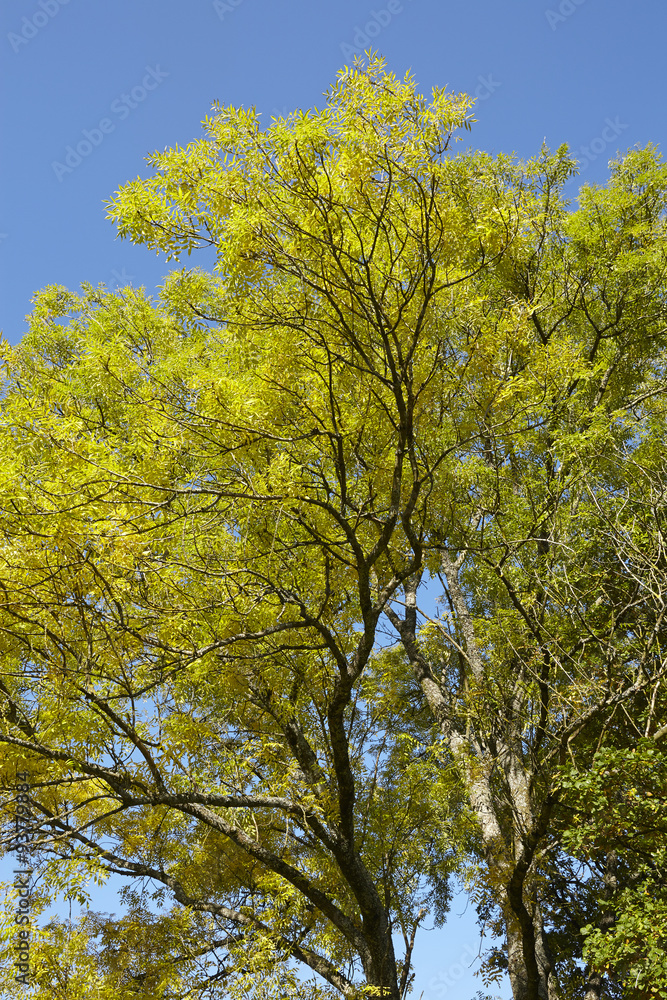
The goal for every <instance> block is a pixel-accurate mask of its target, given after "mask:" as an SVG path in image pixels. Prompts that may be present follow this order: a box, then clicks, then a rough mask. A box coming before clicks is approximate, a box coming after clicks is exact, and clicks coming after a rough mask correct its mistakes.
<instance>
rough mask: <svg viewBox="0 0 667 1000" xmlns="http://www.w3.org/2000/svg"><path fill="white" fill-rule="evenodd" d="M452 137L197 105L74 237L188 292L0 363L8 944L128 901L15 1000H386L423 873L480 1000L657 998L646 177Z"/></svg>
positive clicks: (343, 116)
mask: <svg viewBox="0 0 667 1000" xmlns="http://www.w3.org/2000/svg"><path fill="white" fill-rule="evenodd" d="M471 107H472V102H471V100H470V99H469V98H467V97H466V96H465V95H455V94H450V93H447V92H446V91H445V90H434V92H433V95H432V98H431V99H430V100H426V99H425V98H424V97H422V96H421V95H419V94H418V93H417V91H416V87H415V83H414V80H413V79H412V78H411V77H410V76H409V75H408V76H406V77H405V78H404V79H403V80H399V79H397V78H396V77H395V76H393V75H392V74H390V73H389V72H387V70H386V68H385V65H384V62H383V61H382V60H381V59H380V58H378V57H375V56H372V57H370V58H369V61H368V64H367V65H357V66H355V67H354V68H353V69H346V70H344V71H343V72H341V74H340V75H339V77H338V79H337V82H336V83H335V85H334V86H332V87H331V89H330V90H329V91H328V92H327V94H326V103H325V106H324V107H323V108H322V109H320V110H313V111H309V112H297V113H295V114H293V115H291V116H290V117H289V118H287V119H274V120H272V122H271V124H270V125H269V126H267V127H263V126H262V125H261V123H260V119H259V116H258V115H257V114H256V113H255V112H254V111H253V110H244V109H237V108H231V107H230V108H220V107H216V108H215V109H214V114H213V115H212V117H210V118H208V119H207V120H206V121H205V123H204V127H205V131H204V136H203V138H201V139H200V140H197V141H195V142H193V143H191V144H190V145H189V146H187V147H186V148H184V149H183V148H178V147H177V148H174V149H171V150H167V151H165V152H164V153H155V154H153V155H152V156H151V157H150V158H149V161H148V162H149V165H150V167H151V170H152V172H151V174H150V176H149V177H148V178H147V179H137V180H136V181H134V182H132V183H129V184H126V185H125V186H124V187H123V188H121V190H120V191H119V192H118V193H117V195H116V196H115V197H114V198H113V200H112V201H111V202H110V205H109V216H110V218H111V219H113V220H114V221H115V222H116V224H117V225H118V229H119V233H120V234H121V236H123V237H126V238H130V239H132V240H133V241H135V242H139V243H143V244H145V245H146V246H148V247H150V248H151V249H153V250H155V251H157V252H158V253H162V254H165V255H166V257H167V258H168V259H171V260H174V261H175V262H177V263H178V262H179V260H180V258H181V257H182V255H183V253H184V252H187V254H188V255H190V254H191V253H193V252H196V251H197V250H198V249H202V248H208V249H209V252H212V253H213V254H214V256H215V266H214V268H213V270H212V272H207V271H205V270H203V269H201V268H197V267H195V268H186V267H180V266H178V267H176V268H175V269H174V270H172V271H171V272H170V274H169V276H168V277H167V279H166V280H165V283H164V286H163V287H162V289H161V290H160V294H159V295H157V296H155V297H153V298H151V297H149V296H147V295H146V294H145V293H144V292H143V291H142V290H135V289H132V288H126V289H124V290H121V291H118V292H116V293H110V292H108V291H106V290H105V289H104V288H92V287H90V286H84V287H83V288H82V291H81V293H79V294H75V293H73V292H70V291H68V290H67V289H64V288H61V287H55V286H53V287H50V288H47V289H45V290H44V291H43V292H41V293H39V294H38V295H37V296H36V299H35V304H34V310H33V312H32V314H31V316H30V328H29V331H28V333H27V334H26V335H25V337H24V338H23V340H22V341H21V343H20V344H19V345H18V346H17V347H16V348H9V347H7V346H6V345H5V346H4V347H3V357H4V384H3V390H2V419H1V422H0V449H2V462H1V463H0V475H1V476H2V480H3V481H2V489H1V496H2V500H1V501H0V526H1V536H0V538H1V542H0V642H1V644H2V664H1V666H0V706H1V714H0V742H1V743H2V747H3V749H2V758H1V767H0V773H1V775H2V780H3V783H4V785H5V787H6V789H7V797H6V807H5V811H4V816H5V820H6V824H7V837H6V840H5V844H6V846H11V843H10V842H11V837H12V831H13V827H12V821H13V819H12V818H13V816H14V814H15V811H16V810H17V809H18V807H19V803H23V802H24V801H25V795H23V793H19V792H18V791H17V778H16V775H17V774H20V775H27V776H28V777H27V778H26V782H25V783H26V784H27V785H28V787H29V792H28V793H27V797H28V800H29V802H28V805H29V808H28V809H27V812H29V815H30V817H31V823H32V825H33V833H34V837H33V841H32V856H33V859H34V864H35V866H36V868H37V869H38V870H39V872H40V881H39V882H38V884H37V887H36V888H35V905H36V906H37V909H39V907H41V906H44V907H46V906H47V905H48V900H49V898H50V895H51V894H53V893H55V892H56V891H57V890H58V889H59V888H63V887H64V888H66V889H67V891H69V892H71V893H73V894H77V893H78V894H79V895H80V896H82V898H83V894H85V891H86V890H85V886H86V885H87V884H89V883H90V881H91V880H103V879H105V878H107V877H108V876H109V875H111V874H114V875H120V876H123V877H125V879H126V882H127V890H126V893H125V902H126V912H125V913H124V914H122V915H121V916H119V917H117V918H116V917H110V916H108V915H101V914H96V913H92V912H91V913H88V914H87V915H86V916H84V917H83V918H82V919H81V920H80V921H79V923H78V924H77V925H76V926H74V927H71V926H69V927H68V926H66V925H65V924H63V923H62V922H58V921H53V922H52V923H51V924H50V925H48V926H47V927H45V928H42V929H41V930H39V931H38V930H37V929H36V930H35V931H34V936H35V940H34V941H33V944H32V963H33V978H32V981H31V983H32V985H31V989H32V991H33V995H34V996H35V997H36V998H39V1000H42V998H46V997H48V998H58V997H62V998H65V997H69V996H70V995H72V993H71V991H72V990H74V992H77V991H78V994H79V995H84V994H85V995H90V996H97V997H100V998H103V997H120V998H128V1000H129V998H130V997H132V998H142V997H143V998H145V1000H148V998H154V997H164V998H176V997H186V996H188V997H210V998H215V997H238V998H241V997H246V996H254V997H257V998H260V997H267V998H269V997H282V996H285V995H289V996H293V997H299V996H304V997H305V996H322V997H325V996H331V997H334V996H341V995H343V996H346V997H350V998H354V997H361V996H365V995H370V996H384V997H387V998H391V1000H399V998H402V997H404V996H406V994H407V992H408V991H409V989H410V984H411V978H412V968H411V955H412V948H413V945H414V940H415V935H416V934H418V933H419V927H420V925H421V924H422V923H423V922H424V920H425V919H427V917H428V919H434V920H435V921H436V922H443V921H444V920H445V919H446V914H447V908H448V900H449V892H450V880H451V877H452V875H453V874H457V875H458V877H459V878H462V879H465V881H466V884H467V885H468V887H469V889H470V891H471V893H472V894H473V897H474V899H475V901H476V903H477V906H478V910H479V913H480V917H481V918H482V919H484V920H485V921H487V923H488V922H490V923H491V925H492V926H493V927H494V929H495V930H496V932H497V934H498V936H499V938H500V939H501V940H502V941H503V945H502V947H498V948H497V949H492V950H491V951H490V952H489V953H488V954H487V956H486V964H485V976H486V982H487V985H488V984H489V983H491V982H492V981H493V980H494V978H497V977H499V976H500V975H502V974H503V973H504V971H505V970H506V971H507V972H508V973H509V976H510V981H511V984H512V990H513V994H514V997H515V998H516V1000H554V998H556V997H563V998H565V997H571V998H577V997H581V998H584V997H586V998H587V1000H592V998H598V997H599V998H601V997H612V996H621V995H622V996H623V997H628V998H635V1000H640V998H644V997H653V998H657V997H664V996H667V967H666V966H665V962H664V953H665V944H667V893H666V891H665V889H664V886H665V884H667V880H666V879H665V864H666V861H667V859H666V855H665V833H666V832H667V786H666V784H665V779H666V777H667V770H666V768H667V756H666V755H665V753H664V750H663V748H664V744H663V742H662V741H663V739H664V737H665V735H667V719H666V718H665V716H666V711H665V710H666V708H667V703H666V700H665V690H664V678H665V670H666V668H667V660H666V658H665V639H666V632H665V612H666V604H665V596H666V588H665V571H666V568H667V556H666V552H665V523H666V521H665V514H666V503H667V466H666V463H665V456H664V440H665V438H666V434H665V430H666V428H665V423H666V415H667V411H666V407H665V392H666V390H667V382H666V379H665V374H666V373H665V361H666V358H667V354H666V352H665V346H666V334H667V300H666V297H665V276H666V264H667V257H666V247H665V205H666V203H667V169H666V168H665V166H664V165H663V163H662V160H661V157H660V156H659V154H658V153H657V151H656V150H655V149H654V148H652V147H648V148H646V149H637V150H633V151H631V152H629V153H628V154H627V155H625V156H623V157H620V158H619V159H618V160H616V161H614V162H613V163H612V165H611V176H610V179H609V182H608V184H607V185H606V186H604V187H596V186H594V185H588V186H585V187H583V188H582V190H581V193H580V197H579V206H578V208H576V209H572V207H571V206H570V204H569V203H568V201H567V199H566V198H565V196H564V185H565V182H566V181H567V180H568V179H569V178H570V177H571V176H572V175H573V174H574V173H575V171H576V164H575V163H574V162H573V161H572V160H571V158H570V157H569V154H568V151H567V148H566V147H561V148H560V149H558V150H557V151H556V153H555V154H552V153H551V152H550V151H549V150H547V149H543V150H542V151H541V153H540V154H539V155H538V156H537V157H536V158H535V159H533V160H531V161H529V162H520V161H518V160H516V158H514V157H511V156H505V155H499V156H495V157H492V156H489V155H486V154H483V153H481V152H471V151H467V152H466V151H464V152H457V151H456V147H455V146H454V142H455V140H456V139H457V138H460V137H461V135H462V134H463V133H465V131H466V130H467V129H469V128H470V125H471V122H472V121H473V119H472V113H471ZM434 597H437V603H436V604H433V598H434ZM433 607H435V608H436V610H433ZM12 921H13V915H12V912H11V910H10V911H8V913H7V916H6V921H5V925H4V926H5V938H4V939H5V941H6V952H5V956H6V962H5V966H4V973H3V975H4V977H5V978H4V980H3V981H2V982H3V989H4V992H5V994H6V995H7V996H8V997H11V996H15V995H16V996H19V995H25V987H24V986H23V984H21V983H17V981H16V979H15V975H16V971H15V968H14V967H13V965H12V962H13V958H12V951H11V948H12V946H13V942H14V939H15V935H16V927H15V926H14V925H13V922H12ZM647 940H648V941H649V942H650V944H649V945H647V943H646V942H647ZM296 969H300V970H301V972H300V973H297V972H296V971H295V970H296ZM307 977H311V978H310V979H308V981H306V979H307ZM68 991H70V992H68Z"/></svg>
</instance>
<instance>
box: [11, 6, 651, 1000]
mask: <svg viewBox="0 0 667 1000" xmlns="http://www.w3.org/2000/svg"><path fill="white" fill-rule="evenodd" d="M666 36H667V7H666V6H665V4H664V0H634V2H631V0H513V2H507V3H499V2H498V0H468V2H467V3H463V2H459V3H454V2H451V0H377V2H373V0H368V2H366V0H336V2H335V3H333V2H331V3H324V2H322V0H290V2H287V0H227V2H224V0H215V2H214V0H189V2H187V3H185V2H176V0H114V2H113V3H111V2H109V0H106V2H104V0H66V2H65V0H3V2H2V9H1V10H0V49H1V50H2V59H1V61H0V66H1V72H2V76H3V86H2V95H3V96H2V138H3V151H4V156H3V158H2V166H1V170H2V177H1V191H2V206H1V208H0V234H1V235H0V269H1V273H2V298H1V301H0V329H3V330H4V335H5V337H6V338H7V339H8V340H9V341H10V342H12V343H16V342H17V341H19V340H20V338H21V336H22V335H23V332H24V330H25V322H24V316H25V314H26V313H27V312H28V311H29V309H30V298H31V296H32V294H33V293H34V291H35V290H36V289H39V288H41V287H43V286H44V285H46V284H53V283H59V284H64V285H68V286H69V287H71V288H76V287H77V286H78V285H79V283H80V282H81V281H89V282H92V283H93V284H98V283H100V282H104V283H105V284H106V285H107V286H108V287H110V288H113V287H115V286H116V285H118V284H127V283H132V284H134V285H145V286H147V287H148V288H149V289H152V288H154V287H155V286H156V285H157V284H159V283H160V282H161V279H162V277H163V276H164V274H165V273H166V270H167V265H166V264H165V263H164V261H163V260H161V259H159V258H157V257H155V256H154V255H152V254H150V253H149V252H148V251H146V250H144V249H142V248H140V247H133V246H132V245H130V244H129V243H127V242H120V241H118V240H116V239H115V232H114V229H113V227H112V226H111V224H110V223H108V222H107V221H106V220H105V217H104V216H105V211H104V208H103V205H102V202H103V200H104V199H106V198H108V197H110V196H111V195H112V193H113V192H114V191H115V190H116V189H117V188H118V186H119V185H120V184H122V183H123V182H124V181H126V180H128V179H130V178H133V177H136V176H137V174H140V173H146V169H145V165H144V163H143V157H144V156H145V155H146V154H148V153H149V152H151V151H152V150H154V149H163V148H164V147H166V146H172V145H175V144H177V143H178V144H184V143H187V142H188V141H189V140H190V139H193V138H195V137H197V136H198V135H199V134H200V121H201V119H202V118H203V117H204V116H205V115H206V114H207V113H208V112H209V110H210V106H211V104H212V102H213V101H214V100H219V101H220V102H221V103H223V104H243V105H246V106H248V105H255V106H256V107H257V108H258V110H260V111H261V112H262V113H263V114H265V115H266V118H267V120H268V118H269V117H270V115H271V114H284V113H286V112H289V111H291V110H293V109H294V108H296V107H310V106H312V105H314V104H321V103H322V96H321V95H322V92H323V91H324V90H325V89H326V88H327V87H328V86H329V84H330V83H331V82H333V80H334V78H335V74H336V71H337V70H338V69H339V68H340V67H341V66H342V65H344V64H345V63H348V64H349V63H351V62H352V55H353V47H354V45H355V43H356V44H357V45H358V46H359V47H360V48H367V47H368V46H369V45H370V46H372V47H374V48H377V49H378V50H379V51H380V52H381V53H382V54H383V55H384V56H386V58H387V60H388V64H389V68H390V69H391V70H393V71H394V72H395V73H397V74H398V75H402V74H403V73H404V72H405V71H406V70H407V69H412V71H413V73H414V74H415V76H416V78H417V81H418V83H419V85H420V87H421V88H422V90H423V91H424V92H430V89H431V87H432V86H434V85H447V86H448V87H449V88H450V89H452V90H455V91H459V90H464V91H467V92H469V93H472V94H476V95H477V97H478V98H479V100H478V104H477V109H476V110H477V117H478V119H479V121H478V124H477V125H476V126H475V127H474V130H473V133H472V137H471V140H470V141H471V143H472V145H474V146H475V147H478V148H481V149H486V150H488V151H490V152H500V151H503V152H516V153H517V154H518V155H519V156H521V157H528V156H531V155H533V154H535V153H537V152H538V150H539V148H540V146H541V144H542V141H543V140H544V139H546V141H547V143H548V144H549V145H550V146H551V147H552V148H555V147H556V146H558V145H559V144H560V143H562V142H567V143H569V144H570V146H571V147H572V149H573V150H574V151H575V152H576V153H577V155H578V157H579V159H580V161H581V164H582V179H591V180H594V181H598V182H603V181H604V180H605V178H606V176H607V173H608V170H607V163H608V160H609V159H610V158H611V157H613V156H615V154H616V152H617V151H619V150H620V151H624V150H626V149H627V148H629V147H631V146H634V145H635V144H640V145H643V144H645V143H647V142H650V141H651V142H654V143H657V144H659V145H660V146H661V147H663V146H664V140H665V127H666V119H665V83H664V76H663V72H664V71H663V66H664V46H665V37H666ZM104 120H106V124H105V125H104V126H103V128H101V127H100V122H102V121H104ZM86 132H88V137H86ZM79 144H83V145H81V147H80V148H81V149H82V150H83V151H85V155H83V156H82V157H81V161H80V162H79V163H77V161H76V156H78V155H79V154H76V147H77V146H78V145H79ZM86 144H88V145H86ZM68 147H72V148H73V149H74V151H75V153H74V155H72V154H70V155H69V161H68V160H67V156H68V152H67V151H68ZM576 189H577V182H574V183H572V184H571V190H572V197H575V196H576ZM193 263H196V260H193ZM111 905H113V904H111ZM99 906H100V908H109V907H110V903H109V897H108V895H105V896H103V897H101V898H100V899H99ZM464 907H465V900H464V899H463V898H462V897H461V898H459V900H458V901H457V902H455V904H454V907H453V910H452V920H451V922H450V925H448V927H447V928H446V929H445V930H444V931H443V932H432V933H430V934H423V935H422V940H421V942H419V943H418V947H417V950H416V960H417V965H418V981H417V983H416V989H415V993H414V996H415V997H419V994H420V992H421V990H423V991H424V1000H442V998H444V997H445V996H446V997H447V1000H471V997H473V996H474V994H475V992H476V991H477V990H478V989H480V988H482V984H481V982H480V980H479V979H477V980H475V979H471V978H470V976H469V974H468V972H467V971H466V972H465V974H463V969H464V967H467V965H468V964H469V963H470V961H471V959H470V958H467V957H466V956H467V955H468V954H471V953H472V952H473V950H475V951H476V948H477V932H476V930H475V927H474V922H473V921H472V920H471V917H470V914H471V908H470V907H469V908H468V915H467V916H465V917H459V916H458V914H459V913H460V912H461V911H462V910H463V909H464ZM429 983H430V985H429ZM503 994H504V995H509V994H508V993H507V990H506V989H505V990H504V991H503Z"/></svg>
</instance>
